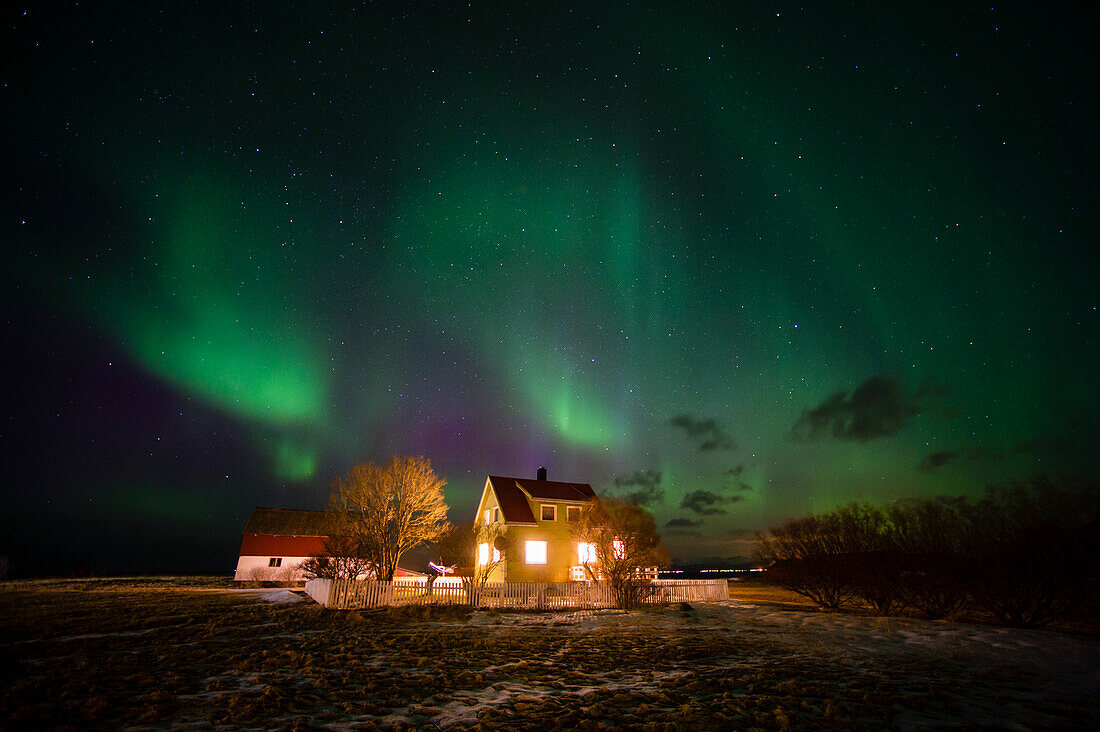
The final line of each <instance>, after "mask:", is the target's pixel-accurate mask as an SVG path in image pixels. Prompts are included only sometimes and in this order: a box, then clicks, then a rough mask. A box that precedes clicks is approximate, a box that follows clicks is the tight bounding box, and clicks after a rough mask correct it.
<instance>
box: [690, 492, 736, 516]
mask: <svg viewBox="0 0 1100 732" xmlns="http://www.w3.org/2000/svg"><path fill="white" fill-rule="evenodd" d="M743 500H745V497H744V496H720V495H718V494H717V493H712V492H710V491H695V492H693V493H688V494H687V495H686V496H684V500H682V501H681V502H680V508H686V509H688V510H689V511H694V512H695V513H697V514H699V515H700V516H718V515H724V514H725V513H726V509H724V508H722V506H723V505H725V504H727V503H737V502H739V501H743Z"/></svg>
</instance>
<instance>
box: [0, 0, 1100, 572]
mask: <svg viewBox="0 0 1100 732" xmlns="http://www.w3.org/2000/svg"><path fill="white" fill-rule="evenodd" d="M885 5H886V6H887V7H883V6H884V4H882V3H857V4H844V5H842V6H831V5H830V4H821V7H817V4H812V5H811V7H806V8H803V7H799V6H798V5H795V4H789V3H778V4H776V3H772V4H760V3H714V4H697V3H685V4H676V5H671V4H655V5H653V6H642V7H639V6H629V7H612V6H610V4H605V3H592V4H587V5H585V4H582V5H574V6H558V5H554V6H552V7H547V8H544V9H534V8H512V7H511V4H503V5H500V6H493V7H490V6H483V5H480V4H478V5H477V6H476V7H474V8H473V9H470V8H465V7H464V8H452V7H448V6H443V5H440V6H438V7H437V6H435V5H433V4H427V3H401V4H392V5H391V4H385V3H383V4H376V5H369V4H368V5H357V4H354V5H344V4H341V5H340V6H339V7H331V6H330V7H326V8H324V9H318V8H316V7H313V5H311V4H310V5H307V4H299V5H297V6H295V5H292V4H283V3H264V4H261V5H260V6H258V7H252V8H245V7H237V5H236V4H229V6H228V7H220V6H219V7H215V6H213V5H208V4H202V3H147V4H141V5H140V7H131V6H129V5H125V4H112V3H88V4H84V3H82V4H79V5H75V4H73V5H66V6H63V7H59V8H57V9H51V10H46V9H44V8H42V9H40V8H36V7H29V6H28V7H27V8H25V9H17V10H16V11H14V12H13V11H6V15H5V24H4V43H3V56H4V64H3V77H2V79H0V94H2V98H3V100H4V108H5V109H6V110H7V112H6V114H5V119H4V121H3V125H4V129H5V133H6V134H5V144H4V158H3V159H4V169H5V175H4V176H3V178H4V184H3V185H4V195H3V203H2V204H0V205H2V212H3V220H2V227H3V229H2V231H3V245H4V252H5V260H6V261H5V266H4V268H3V271H4V276H3V288H4V293H3V298H4V311H5V317H4V320H3V324H4V329H5V334H4V341H5V352H6V358H5V362H6V366H7V368H6V371H7V373H8V374H9V388H8V389H7V394H6V395H5V407H6V408H5V410H4V411H5V415H4V416H5V423H4V427H3V431H2V434H0V444H3V446H4V452H5V463H6V464H7V465H9V466H12V467H14V470H13V471H11V473H10V474H9V476H8V478H7V479H6V480H5V481H4V489H3V509H4V510H3V518H0V531H2V538H0V556H7V557H10V559H11V564H12V568H13V571H15V572H42V571H47V572H52V571H67V570H68V569H69V568H71V567H73V566H76V565H78V564H85V565H87V566H90V567H91V568H93V569H95V570H98V571H114V570H123V571H145V570H157V571H160V570H172V571H176V570H200V569H202V570H206V569H211V570H224V571H229V570H230V569H231V568H232V566H233V565H234V562H235V559H236V555H235V553H236V549H237V542H238V541H239V533H240V529H241V527H243V525H244V521H245V519H246V518H247V516H248V514H249V513H250V512H251V510H252V508H253V507H254V506H257V505H260V506H277V507H287V508H321V507H322V506H323V505H324V502H325V498H326V496H327V491H328V486H329V483H330V481H331V479H332V478H333V477H334V476H335V475H337V474H342V473H344V472H346V471H347V469H348V468H349V467H350V466H351V465H352V464H354V463H356V462H361V461H366V460H368V459H370V460H375V461H381V460H385V459H387V458H388V456H389V455H390V454H391V453H401V454H423V455H426V456H427V457H429V458H430V459H431V460H432V462H433V464H434V466H435V468H436V470H437V472H439V473H440V474H441V475H442V476H444V477H445V478H446V479H447V481H448V485H447V488H446V491H445V492H446V498H447V501H448V503H449V505H450V506H451V509H452V517H454V518H456V519H461V518H465V517H467V516H468V515H469V514H471V513H472V511H473V510H474V506H475V503H476V500H477V498H478V497H479V495H480V490H481V487H482V485H483V482H484V478H485V475H486V474H488V473H493V474H499V475H532V476H533V475H534V471H535V469H536V468H537V467H538V466H540V465H545V466H546V467H547V468H548V469H549V474H550V478H551V479H555V478H557V479H562V480H576V481H587V482H590V483H592V484H593V486H594V487H595V488H596V490H597V491H598V492H600V493H606V494H617V495H626V496H633V497H634V498H635V499H636V500H639V501H642V502H644V503H645V505H647V506H648V507H649V508H650V509H651V510H653V511H654V513H655V515H656V517H657V521H658V525H659V526H661V527H662V532H663V537H664V539H665V542H666V544H667V545H668V546H669V548H670V550H671V552H672V554H673V556H674V557H676V558H678V559H681V560H689V559H693V558H698V557H702V556H735V555H740V554H746V553H747V551H748V549H747V544H746V540H747V539H751V537H752V534H753V532H754V531H756V530H758V529H762V528H766V527H767V526H768V525H769V524H772V523H776V522H778V521H779V520H781V519H783V518H785V517H788V516H793V515H802V514H805V513H807V512H810V511H816V510H825V509H828V508H831V507H833V506H835V505H837V504H838V503H846V502H849V501H852V500H869V501H874V502H883V501H888V500H892V499H896V498H904V497H909V496H934V495H940V494H950V495H959V494H972V495H973V494H977V493H980V492H981V491H982V490H983V488H984V487H985V485H987V484H988V483H992V482H1000V481H1006V480H1012V479H1016V478H1023V477H1025V476H1027V475H1029V474H1031V473H1034V472H1045V473H1053V474H1057V475H1074V476H1083V477H1085V478H1086V479H1093V478H1095V476H1096V475H1097V468H1098V461H1097V458H1096V452H1095V450H1094V449H1093V448H1092V445H1093V443H1094V442H1095V441H1096V440H1097V438H1098V436H1100V435H1098V421H1097V417H1096V414H1097V410H1098V408H1100V399H1098V395H1097V389H1096V386H1095V379H1096V374H1097V373H1098V372H1100V368H1098V366H1100V363H1098V360H1100V359H1098V358H1097V354H1098V349H1097V309H1096V308H1097V304H1098V303H1097V288H1096V284H1095V282H1096V256H1095V253H1094V250H1095V242H1096V241H1097V225H1096V215H1095V208H1096V188H1095V170H1096V168H1097V166H1096V163H1097V160H1096V153H1095V142H1094V139H1095V116H1094V114H1093V111H1094V107H1095V102H1094V99H1095V96H1096V90H1095V77H1094V74H1092V72H1091V69H1093V68H1095V67H1096V65H1097V64H1096V58H1095V51H1093V50H1092V43H1091V39H1089V38H1087V33H1086V29H1085V28H1084V27H1082V24H1081V23H1080V22H1079V19H1078V18H1077V17H1076V14H1075V12H1074V11H1073V10H1072V9H1071V10H1070V11H1067V12H1055V11H1053V10H1051V9H1049V8H1035V7H1024V6H1022V5H1021V4H1019V3H1012V4H1009V5H1005V6H1001V5H997V6H995V7H990V6H989V5H978V4H969V3H967V4H958V3H947V4H944V5H943V6H941V7H938V8H933V7H931V6H924V5H921V6H919V7H914V8H912V9H904V8H890V7H888V6H889V5H894V4H885ZM1081 7H1082V8H1083V7H1084V6H1081ZM13 374H14V375H13Z"/></svg>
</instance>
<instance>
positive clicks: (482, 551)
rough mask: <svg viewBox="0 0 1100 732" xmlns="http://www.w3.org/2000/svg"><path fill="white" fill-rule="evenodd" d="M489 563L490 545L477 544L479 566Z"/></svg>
mask: <svg viewBox="0 0 1100 732" xmlns="http://www.w3.org/2000/svg"><path fill="white" fill-rule="evenodd" d="M488 563H489V545H488V544H478V545H477V564H478V566H479V567H484V566H485V565H486V564H488Z"/></svg>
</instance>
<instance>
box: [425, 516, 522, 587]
mask: <svg viewBox="0 0 1100 732" xmlns="http://www.w3.org/2000/svg"><path fill="white" fill-rule="evenodd" d="M508 548H509V543H508V541H507V540H506V538H505V535H504V530H503V528H502V527H501V525H500V524H488V525H487V524H483V523H481V522H477V523H472V524H457V525H454V526H449V527H448V528H447V531H446V533H444V534H443V536H441V537H440V538H439V540H438V541H436V543H435V552H436V555H437V556H438V557H439V560H440V563H441V564H443V565H444V566H454V567H457V568H458V572H457V575H458V577H459V578H460V579H461V581H462V589H463V590H464V591H465V592H466V600H467V602H468V603H469V604H470V606H471V607H479V606H480V605H481V602H482V595H483V592H484V590H485V585H486V583H488V581H489V579H490V577H492V574H493V572H494V570H496V569H497V567H499V566H501V564H503V563H504V560H505V557H506V556H507V554H508Z"/></svg>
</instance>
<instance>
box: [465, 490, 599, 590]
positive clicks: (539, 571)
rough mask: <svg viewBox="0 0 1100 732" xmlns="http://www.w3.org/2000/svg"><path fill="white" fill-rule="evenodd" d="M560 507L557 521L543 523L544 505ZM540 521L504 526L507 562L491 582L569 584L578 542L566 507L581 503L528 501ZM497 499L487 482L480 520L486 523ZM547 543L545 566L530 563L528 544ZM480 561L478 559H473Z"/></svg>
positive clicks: (575, 561) (497, 569)
mask: <svg viewBox="0 0 1100 732" xmlns="http://www.w3.org/2000/svg"><path fill="white" fill-rule="evenodd" d="M544 503H545V504H547V505H554V506H557V520H556V521H543V520H542V505H543V504H544ZM527 504H528V505H529V506H530V508H531V513H532V514H534V516H535V520H536V521H537V525H536V526H527V525H523V524H508V523H503V519H504V516H503V514H502V515H501V521H502V527H503V529H504V534H505V537H506V538H507V541H508V550H507V551H506V552H505V555H504V561H502V562H501V564H500V566H499V567H497V568H496V569H495V570H494V571H493V573H492V575H491V576H490V577H489V580H490V581H492V582H497V581H508V582H568V581H569V580H570V568H571V567H573V566H574V565H576V564H577V540H576V539H575V538H574V537H573V532H572V524H570V523H569V522H568V521H566V520H565V517H566V507H567V506H576V507H578V508H579V507H581V506H582V505H583V504H579V503H564V502H558V501H540V500H538V499H527ZM497 506H498V504H497V500H496V496H495V495H494V494H493V491H492V490H490V489H489V484H488V481H486V485H485V490H484V491H483V492H482V495H481V501H480V502H479V504H478V509H477V521H478V522H479V523H481V524H484V523H485V511H486V510H491V509H493V508H494V507H497ZM527 541H545V542H546V564H527V562H526V542H527ZM474 561H475V562H476V561H477V558H476V557H475V558H474Z"/></svg>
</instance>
